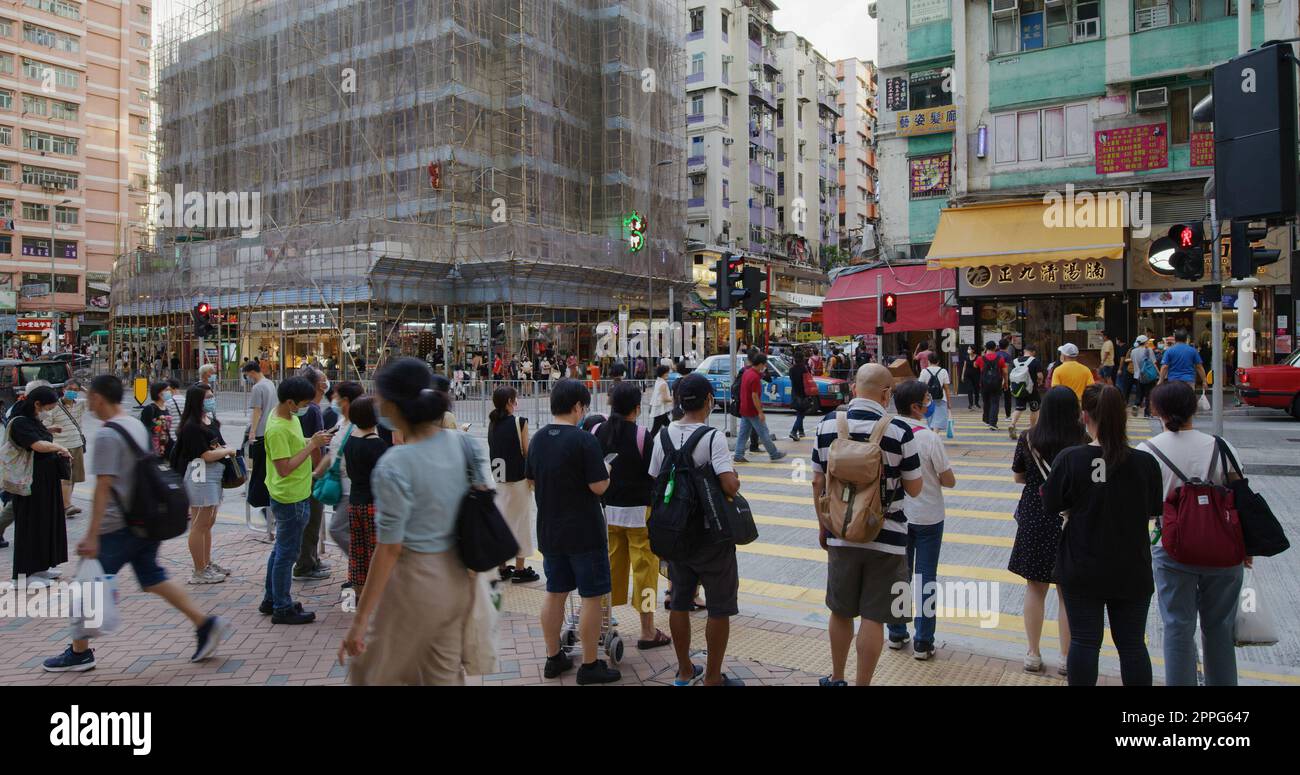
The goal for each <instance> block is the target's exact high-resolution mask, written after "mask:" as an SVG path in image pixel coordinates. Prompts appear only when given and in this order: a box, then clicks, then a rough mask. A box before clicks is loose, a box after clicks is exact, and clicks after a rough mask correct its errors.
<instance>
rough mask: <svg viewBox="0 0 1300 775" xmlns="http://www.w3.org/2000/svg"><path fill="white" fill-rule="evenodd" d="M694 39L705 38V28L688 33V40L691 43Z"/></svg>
mask: <svg viewBox="0 0 1300 775" xmlns="http://www.w3.org/2000/svg"><path fill="white" fill-rule="evenodd" d="M693 40H704V30H700V31H699V32H688V33H686V42H687V43H690V42H691V41H693Z"/></svg>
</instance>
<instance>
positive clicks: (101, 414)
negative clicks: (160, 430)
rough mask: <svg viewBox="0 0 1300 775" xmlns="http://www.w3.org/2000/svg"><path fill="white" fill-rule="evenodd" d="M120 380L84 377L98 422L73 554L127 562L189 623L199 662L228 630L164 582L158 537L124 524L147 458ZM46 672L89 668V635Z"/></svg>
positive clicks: (110, 566)
mask: <svg viewBox="0 0 1300 775" xmlns="http://www.w3.org/2000/svg"><path fill="white" fill-rule="evenodd" d="M122 393H123V390H122V381H121V380H120V379H118V378H117V377H115V376H113V375H111V374H101V375H99V376H98V377H95V378H94V379H92V380H91V381H90V393H89V397H88V399H87V404H88V406H89V408H90V411H91V412H92V413H93V414H94V415H95V416H96V417H98V418H99V419H100V420H101V421H102V422H103V423H104V424H103V425H102V426H101V427H100V429H99V430H98V431H97V432H96V433H95V437H94V439H93V443H94V447H93V449H92V450H91V451H92V454H91V458H90V464H89V465H88V466H87V468H88V469H89V470H88V472H87V473H89V474H90V475H91V476H93V477H95V493H94V496H93V498H92V501H91V510H90V525H89V526H88V527H87V529H86V535H85V537H84V538H82V539H81V543H79V544H78V545H77V554H78V555H80V556H81V557H83V558H85V559H97V560H99V564H100V565H101V566H103V568H104V573H106V574H109V575H112V574H116V573H117V572H118V571H119V570H121V569H122V566H124V565H130V566H131V569H132V570H133V571H134V572H135V577H136V581H138V582H139V583H140V588H141V589H143V590H144V591H145V592H149V593H151V594H155V595H158V596H159V597H161V598H163V599H164V600H166V601H167V602H168V603H170V604H171V606H172V607H173V608H175V609H176V610H178V611H180V612H181V613H183V614H185V616H186V618H188V619H189V620H190V621H191V622H193V623H194V626H195V628H196V634H197V636H198V647H197V648H196V649H195V650H194V653H193V654H192V655H191V656H190V661H191V662H201V661H203V660H205V659H207V658H208V657H210V656H212V654H213V653H214V652H215V651H216V649H217V645H218V644H219V643H220V642H221V641H222V640H223V639H225V638H226V637H228V636H229V635H230V634H231V632H233V629H232V628H231V626H230V624H229V623H228V622H226V621H225V620H224V619H222V618H221V617H219V616H209V615H207V614H204V613H203V612H202V611H200V610H199V609H198V608H197V607H195V605H194V602H193V601H192V600H190V597H189V595H187V594H185V590H184V588H182V587H181V586H180V585H178V584H176V583H175V582H172V581H168V579H167V571H165V570H163V568H162V566H161V565H159V564H158V548H159V546H160V545H161V543H162V542H161V541H152V540H148V539H146V538H141V537H139V536H138V535H136V534H135V533H134V532H132V529H131V528H129V527H127V523H126V514H125V510H126V508H128V507H126V506H124V504H131V503H133V495H134V490H135V488H136V486H137V484H138V481H137V478H136V466H137V463H138V462H139V460H140V458H141V457H142V456H143V455H150V456H152V452H151V451H150V450H152V446H151V444H150V439H149V432H148V431H147V430H146V429H145V427H144V425H143V424H142V423H141V422H140V421H139V420H137V419H135V418H134V417H132V416H130V415H129V414H127V413H126V411H125V410H124V409H123V408H122ZM43 667H44V669H45V670H46V671H47V672H51V673H64V672H82V671H86V670H90V669H92V668H94V667H95V652H94V651H93V650H91V648H90V641H89V639H86V638H82V639H78V640H73V641H72V645H71V646H68V647H67V648H66V649H65V650H64V651H63V653H62V654H60V655H58V656H57V657H50V658H49V659H47V660H45V662H44V665H43Z"/></svg>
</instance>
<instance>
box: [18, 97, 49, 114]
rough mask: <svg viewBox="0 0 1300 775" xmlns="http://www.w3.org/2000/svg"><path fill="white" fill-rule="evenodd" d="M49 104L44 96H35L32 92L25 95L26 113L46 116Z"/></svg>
mask: <svg viewBox="0 0 1300 775" xmlns="http://www.w3.org/2000/svg"><path fill="white" fill-rule="evenodd" d="M48 104H49V103H48V102H47V101H46V99H45V98H44V97H35V96H33V95H31V94H24V95H23V112H24V113H30V114H31V115H33V116H44V115H46V114H47V113H48V112H49V108H48V107H47V105H48Z"/></svg>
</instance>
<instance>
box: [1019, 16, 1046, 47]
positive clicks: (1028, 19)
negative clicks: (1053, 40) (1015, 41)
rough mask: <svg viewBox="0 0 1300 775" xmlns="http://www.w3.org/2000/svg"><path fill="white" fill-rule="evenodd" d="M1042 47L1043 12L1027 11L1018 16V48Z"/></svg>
mask: <svg viewBox="0 0 1300 775" xmlns="http://www.w3.org/2000/svg"><path fill="white" fill-rule="evenodd" d="M1042 47H1043V12H1042V11H1039V12H1037V13H1027V14H1023V15H1022V16H1021V17H1020V50H1021V51H1029V50H1030V49H1035V48H1042Z"/></svg>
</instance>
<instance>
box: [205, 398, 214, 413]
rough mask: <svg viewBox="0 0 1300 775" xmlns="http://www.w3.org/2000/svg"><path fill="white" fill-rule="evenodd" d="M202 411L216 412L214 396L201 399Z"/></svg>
mask: <svg viewBox="0 0 1300 775" xmlns="http://www.w3.org/2000/svg"><path fill="white" fill-rule="evenodd" d="M203 411H205V412H207V413H208V414H216V413H217V399H215V398H205V399H203Z"/></svg>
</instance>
